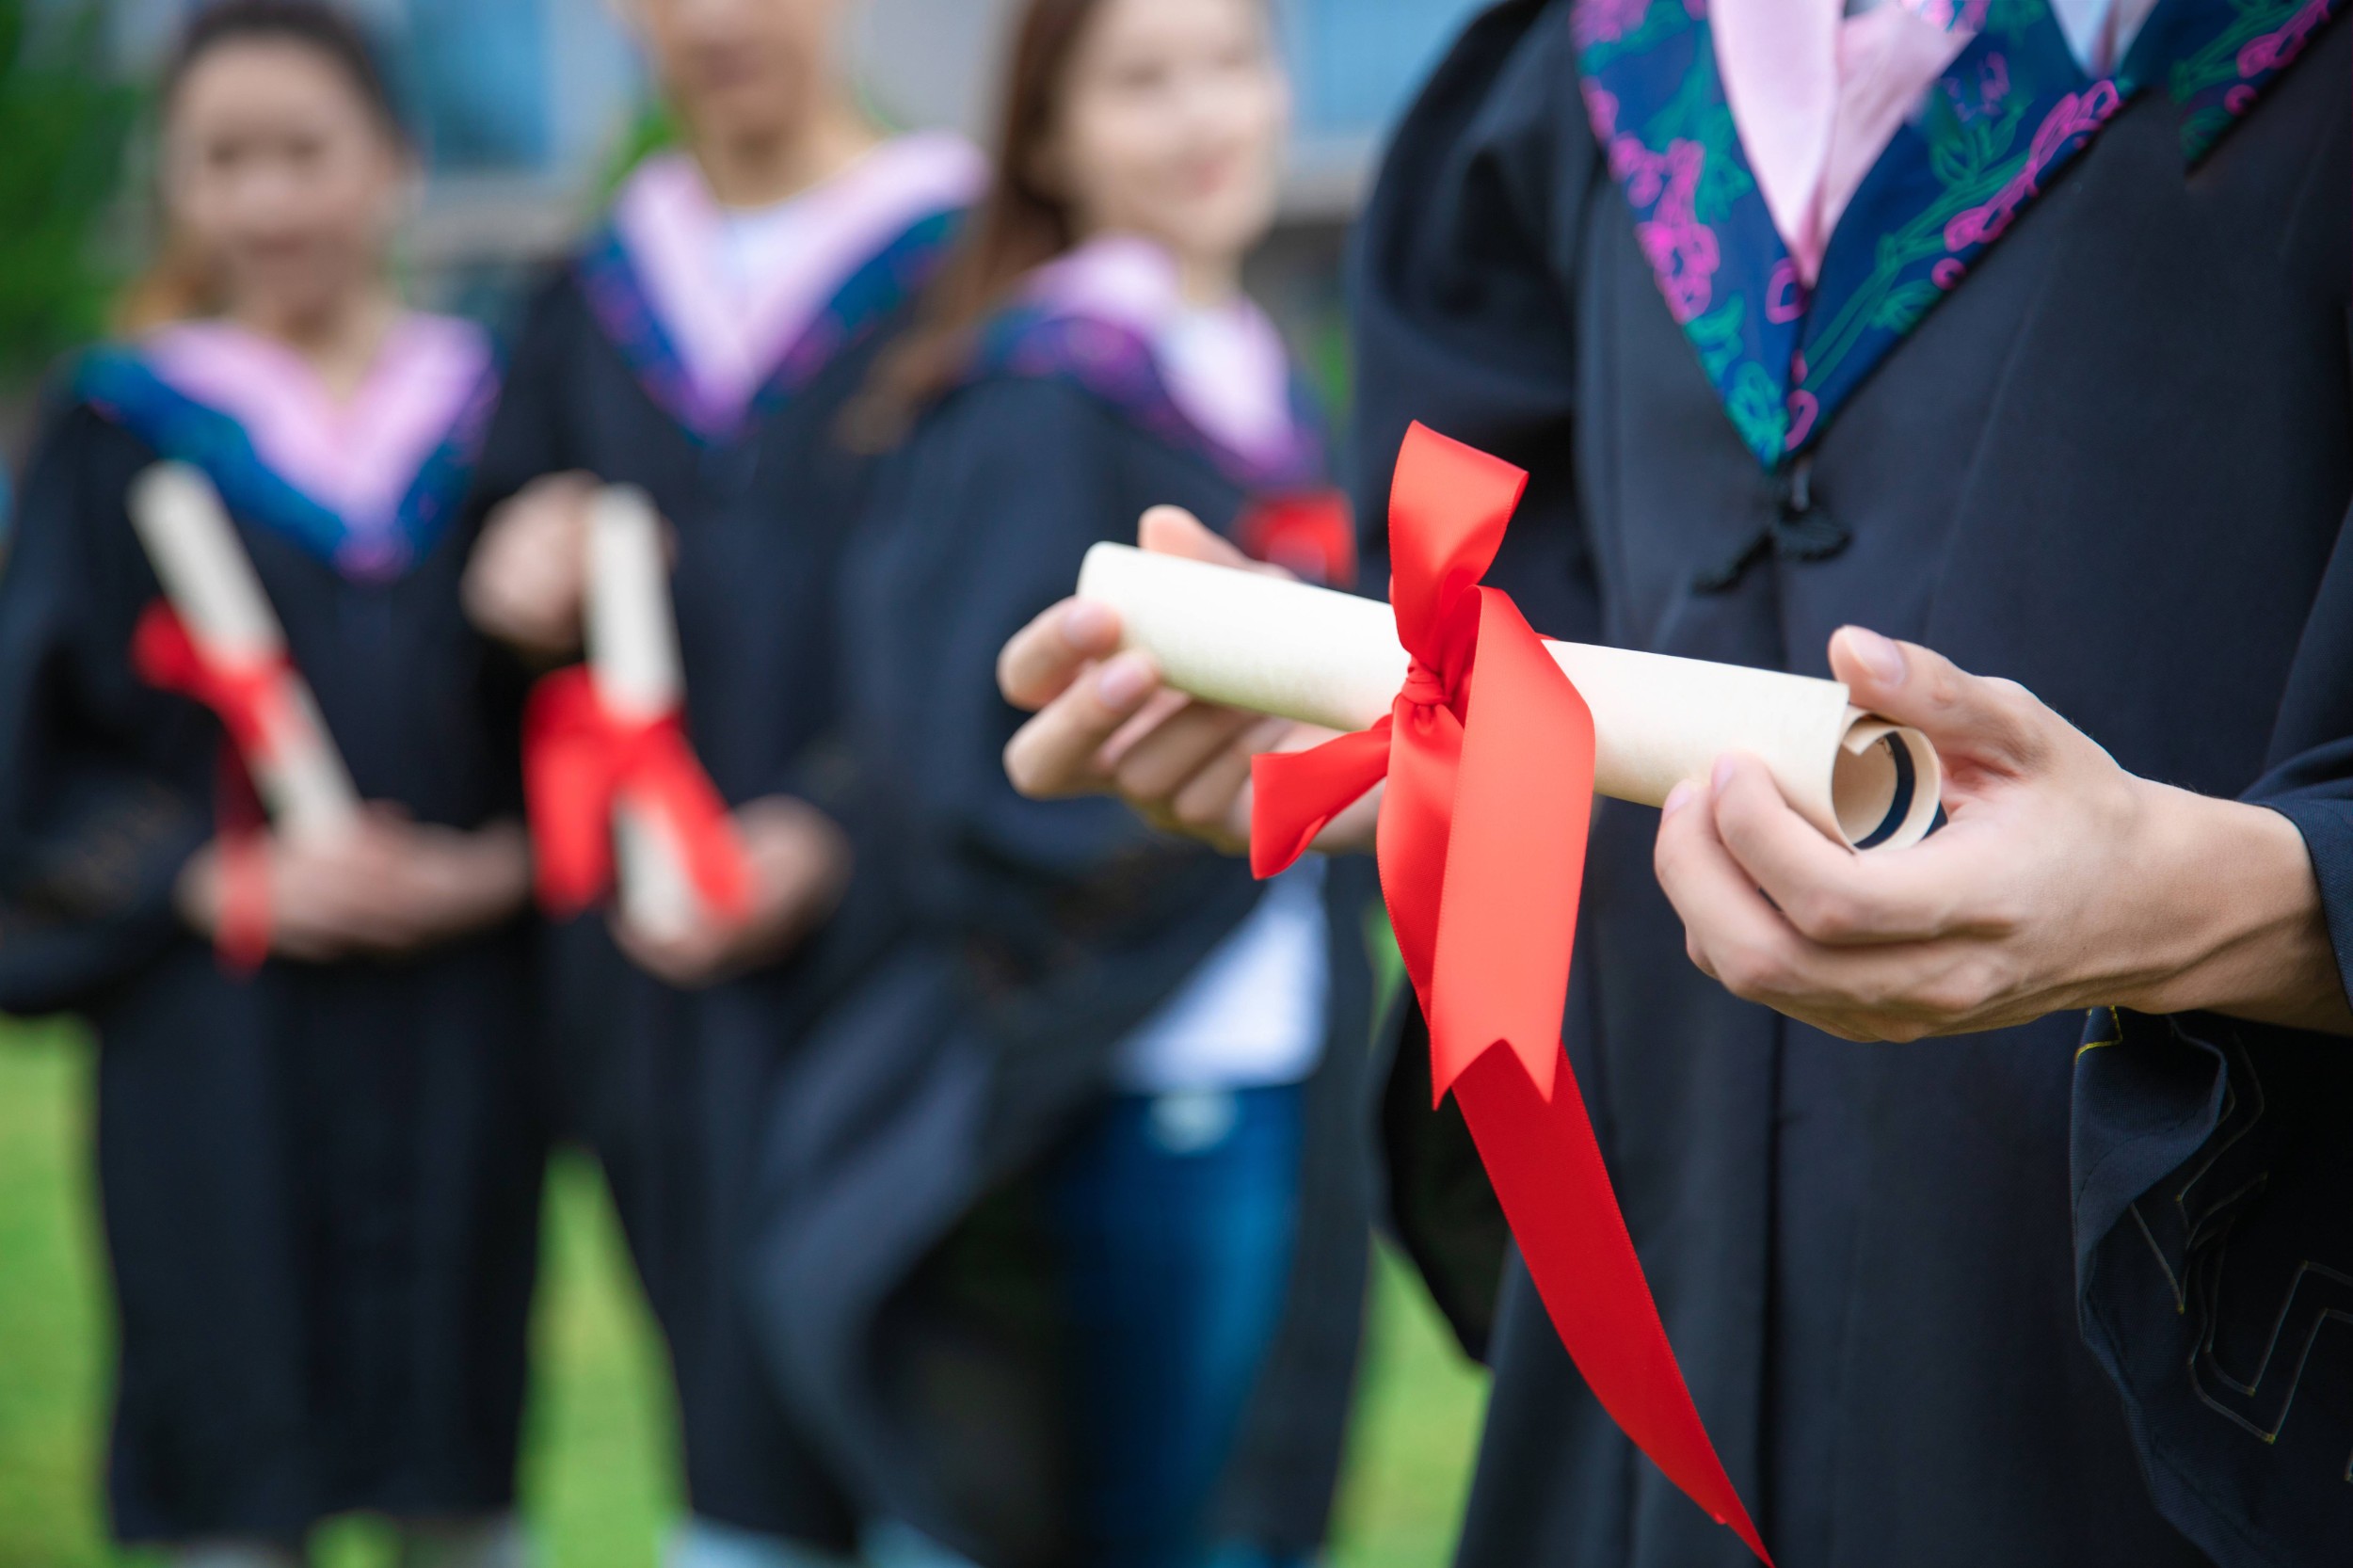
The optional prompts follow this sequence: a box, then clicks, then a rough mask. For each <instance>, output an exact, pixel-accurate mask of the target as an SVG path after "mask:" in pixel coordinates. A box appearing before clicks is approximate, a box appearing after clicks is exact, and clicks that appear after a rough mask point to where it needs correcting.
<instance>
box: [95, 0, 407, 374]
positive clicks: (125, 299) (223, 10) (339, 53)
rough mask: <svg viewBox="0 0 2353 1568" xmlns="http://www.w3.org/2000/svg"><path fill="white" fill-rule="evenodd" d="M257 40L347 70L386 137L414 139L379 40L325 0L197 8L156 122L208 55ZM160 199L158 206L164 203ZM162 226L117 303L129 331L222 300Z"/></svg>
mask: <svg viewBox="0 0 2353 1568" xmlns="http://www.w3.org/2000/svg"><path fill="white" fill-rule="evenodd" d="M254 42H284V43H292V44H296V45H298V46H300V47H301V48H304V49H308V50H310V51H311V52H312V53H313V54H315V55H317V56H319V57H320V58H321V59H324V60H325V61H327V63H328V64H329V65H331V66H333V67H334V68H335V70H336V72H338V73H339V74H341V75H342V76H343V78H344V82H345V84H346V85H348V86H349V87H350V88H351V90H352V92H353V93H354V94H355V95H356V96H357V97H358V98H359V100H360V104H362V105H363V106H364V107H365V108H366V109H367V111H368V113H369V116H370V117H371V118H372V119H374V120H375V121H376V127H377V129H378V130H380V131H381V132H382V133H383V134H384V136H385V137H386V138H387V139H388V140H390V141H391V142H392V143H393V145H395V146H397V147H400V148H403V149H408V148H409V147H412V146H413V145H414V142H413V139H412V138H411V137H410V136H409V134H408V125H407V123H406V121H405V120H403V119H402V117H401V112H400V105H399V103H398V101H397V100H396V99H395V98H394V97H393V94H392V82H391V79H390V78H389V77H387V76H386V74H385V72H384V67H383V63H382V61H381V60H380V59H379V57H378V56H377V55H376V46H375V44H374V43H373V42H372V41H371V40H370V39H369V38H368V35H367V33H366V32H365V31H364V30H363V29H362V28H361V27H360V24H359V23H358V22H356V21H354V20H353V19H352V18H351V16H350V15H349V14H348V13H347V12H345V11H344V10H343V9H341V8H338V7H336V6H332V5H329V4H328V3H327V0H213V3H211V4H209V5H205V6H203V7H201V8H199V9H198V10H197V12H196V14H195V15H193V16H191V17H190V18H189V19H188V22H187V25H186V26H185V27H184V28H183V29H182V30H181V33H180V37H179V40H178V41H177V42H175V43H174V44H173V45H172V49H171V53H170V55H169V56H167V58H166V59H165V62H164V69H163V74H162V76H161V77H160V78H159V80H158V82H157V84H156V94H155V100H156V104H157V116H158V120H159V123H164V124H168V123H169V121H170V119H171V112H172V106H173V104H175V103H176V102H177V101H178V99H179V96H180V89H181V88H183V87H184V86H185V85H186V83H187V79H188V76H189V74H190V73H191V72H194V71H195V70H196V68H197V66H198V65H199V64H200V63H201V62H202V61H203V60H204V59H205V57H206V56H210V55H211V54H212V53H213V52H214V51H215V50H216V49H219V48H221V47H223V46H225V45H228V44H234V43H254ZM156 205H157V208H158V210H159V211H160V210H161V209H162V206H163V203H162V201H161V200H158V201H157V204H156ZM159 226H160V227H161V229H162V231H163V233H164V239H163V243H162V246H161V247H160V248H159V249H158V251H157V254H156V258H155V261H154V263H153V264H152V265H151V266H150V267H149V268H148V269H147V271H146V272H144V273H143V274H141V275H140V277H139V278H138V279H137V280H136V281H135V282H134V283H132V285H131V286H130V288H129V289H127V290H126V291H124V294H123V296H122V299H121V301H120V304H119V305H118V306H117V307H116V311H115V320H116V326H117V327H118V328H120V329H121V330H123V331H126V332H137V331H143V330H145V329H146V328H151V327H158V326H161V325H163V324H164V323H166V322H170V321H182V320H185V319H187V318H189V317H191V316H200V315H209V314H211V313H213V312H215V311H216V310H218V309H219V307H220V300H219V297H218V289H217V287H216V284H215V282H214V280H213V278H212V269H211V268H210V267H209V266H208V265H207V264H205V261H204V258H203V257H201V256H200V255H198V254H197V253H196V251H195V248H193V247H192V246H191V245H190V244H189V243H188V241H187V239H186V238H185V236H184V235H180V234H177V233H174V232H172V231H171V227H170V224H169V221H168V217H167V218H165V219H164V220H163V221H162V222H161V224H160V225H159Z"/></svg>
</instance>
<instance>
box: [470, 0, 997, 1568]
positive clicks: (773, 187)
mask: <svg viewBox="0 0 2353 1568" xmlns="http://www.w3.org/2000/svg"><path fill="white" fill-rule="evenodd" d="M623 13H624V16H625V18H626V20H627V21H628V22H629V23H630V24H631V25H632V27H633V28H634V30H635V31H636V33H637V36H638V38H639V40H640V41H641V42H642V44H643V45H644V47H645V50H646V53H647V56H648V60H649V62H650V64H651V66H652V69H653V72H654V74H655V76H656V77H657V79H658V81H659V83H660V86H661V88H662V89H663V92H664V100H665V103H666V104H667V107H668V110H669V113H670V114H671V115H672V116H673V117H674V119H675V120H676V122H677V125H678V129H679V132H680V147H679V149H678V150H676V151H671V152H659V153H656V154H655V155H653V156H651V157H649V158H648V159H647V160H646V161H645V162H644V163H642V164H641V165H640V166H639V167H638V168H636V169H635V171H634V172H633V173H632V174H631V175H630V176H629V178H628V180H627V181H626V183H625V184H623V185H622V187H621V188H620V190H619V192H618V194H617V195H616V198H615V200H614V202H613V206H612V210H611V212H610V213H609V214H608V215H607V216H606V218H605V219H604V221H603V222H602V223H601V224H600V226H599V227H598V228H597V230H596V232H594V233H593V234H592V235H591V236H590V237H589V239H588V240H587V242H586V243H585V244H584V246H582V247H581V248H580V249H579V250H578V251H577V253H575V254H574V255H572V256H571V257H570V258H569V259H568V261H567V262H565V263H564V264H562V265H561V266H560V267H558V268H556V269H555V270H554V271H553V272H552V275H551V276H549V277H548V278H547V279H546V280H545V281H544V282H543V283H542V284H541V285H540V286H539V287H538V288H537V290H536V293H535V294H534V296H533V297H532V299H531V302H530V307H529V312H528V315H527V318H526V320H525V323H524V325H523V328H522V330H521V334H520V341H519V343H518V344H517V347H516V351H515V359H514V366H513V370H512V372H511V374H510V376H509V377H508V382H507V389H506V392H505V396H504V401H503V403H502V405H501V408H500V409H499V413H498V416H497V420H496V422H495V424H494V426H493V428H492V432H491V435H490V438H489V442H488V450H487V452H486V455H485V457H484V461H483V466H482V472H481V481H480V485H479V487H478V489H477V497H478V500H477V505H478V506H479V507H480V508H482V509H483V510H485V511H486V512H487V515H488V521H487V523H486V524H485V528H484V536H483V539H482V543H481V547H480V549H479V550H478V551H477V552H476V556H475V561H474V565H473V568H472V573H471V574H470V577H469V580H468V584H467V592H468V602H469V606H470V608H471V610H472V614H473V615H474V616H475V618H476V620H477V621H478V622H479V624H481V625H482V626H483V627H485V628H486V629H488V631H490V632H493V633H495V634H496V635H498V636H500V637H502V638H504V639H505V640H507V641H508V642H510V643H512V644H513V645H515V646H516V647H518V648H521V649H523V650H525V651H526V652H527V653H529V654H530V655H532V656H534V657H536V658H537V659H539V660H541V661H542V662H547V663H560V662H564V661H567V660H569V659H571V658H573V657H575V656H576V655H577V653H578V651H579V649H580V647H581V641H582V626H581V622H582V597H583V584H584V572H585V547H584V539H585V536H586V529H587V521H586V519H587V504H586V503H587V498H588V496H589V495H590V493H591V492H592V490H593V489H594V488H595V487H596V486H597V485H598V484H600V483H624V482H625V483H628V484H632V485H635V486H639V487H642V488H644V489H645V490H646V491H648V493H649V494H650V496H651V497H652V500H653V502H654V504H656V505H657V507H658V508H659V509H660V512H661V514H662V516H663V517H664V519H666V520H667V526H668V529H669V535H670V541H671V545H672V548H673V551H674V555H675V571H674V575H673V576H672V578H671V581H670V583H669V584H668V589H669V591H670V592H671V593H672V594H673V595H674V602H675V606H676V612H677V619H678V622H679V625H680V636H681V642H682V655H683V677H684V686H685V706H686V712H685V715H684V718H685V728H686V733H687V734H688V735H689V736H690V737H691V741H692V744H693V746H694V748H695V752H696V758H697V759H698V760H699V763H700V766H701V767H702V769H704V770H706V771H707V773H708V776H709V777H710V779H711V780H712V783H714V784H715V786H716V788H717V791H718V792H719V794H720V795H721V796H722V797H723V798H724V801H725V803H726V805H727V807H728V808H729V809H730V813H731V819H732V821H731V825H732V829H733V834H734V838H735V839H736V840H737V841H738V842H739V843H740V845H741V847H742V861H743V864H744V867H745V868H746V869H747V870H748V872H749V877H748V883H749V896H748V900H747V903H748V908H747V910H745V911H744V912H743V913H742V915H741V916H740V918H735V919H716V918H713V919H706V920H697V921H695V922H692V923H691V924H689V925H688V926H687V927H685V928H684V929H681V930H678V931H670V932H653V931H646V930H641V929H638V928H636V927H634V926H632V924H631V923H630V922H629V921H628V920H626V919H624V918H622V917H621V916H620V915H618V914H617V913H616V915H615V916H614V918H613V919H611V920H607V919H606V918H604V916H603V915H602V914H601V913H592V914H590V915H588V916H586V917H585V918H582V919H578V920H571V921H570V922H568V923H567V924H565V925H563V926H561V927H560V928H559V929H557V930H556V931H555V933H554V934H553V937H552V945H553V948H554V952H553V957H552V963H551V966H550V973H549V982H548V983H549V991H548V998H549V1006H550V1009H551V1012H552V1019H553V1024H554V1028H555V1030H556V1034H557V1054H558V1059H559V1070H560V1073H561V1077H562V1082H563V1086H564V1091H565V1096H566V1100H567V1103H568V1107H569V1114H570V1116H571V1118H572V1125H573V1126H574V1127H575V1128H577V1129H578V1130H579V1131H581V1132H582V1133H584V1136H585V1137H586V1139H587V1140H588V1142H589V1143H590V1144H592V1145H593V1146H594V1148H595V1150H596V1152H597V1154H598V1156H599V1157H600V1160H601V1161H602V1163H603V1166H604V1169H605V1172H606V1175H607V1176H608V1177H609V1179H610V1181H611V1183H612V1187H613V1191H614V1194H615V1197H616V1200H617V1203H618V1206H619V1209H620V1213H621V1218H622V1222H623V1224H624V1227H625V1228H626V1231H627V1233H628V1238H629V1242H630V1246H631V1249H632V1254H633V1256H635V1259H636V1262H637V1266H638V1270H639V1272H640V1274H641V1276H642V1277H643V1279H644V1281H645V1284H646V1288H647V1292H648V1296H649V1297H650V1299H651V1302H652V1304H653V1308H654V1312H655V1315H656V1317H657V1318H658V1319H659V1320H660V1321H661V1325H662V1328H663V1331H664V1335H665V1336H666V1337H667V1339H668V1342H669V1349H670V1360H671V1365H672V1367H673V1368H674V1369H675V1371H676V1374H677V1379H678V1392H679V1404H680V1415H681V1416H682V1419H683V1424H684V1436H685V1455H686V1477H687V1490H688V1498H689V1504H690V1507H691V1510H692V1518H691V1520H690V1522H689V1524H688V1526H687V1528H686V1529H685V1530H684V1531H683V1532H682V1534H681V1536H680V1539H679V1541H678V1543H677V1544H676V1548H675V1551H674V1558H675V1560H677V1561H679V1562H681V1563H707V1562H745V1563H753V1564H758V1563H776V1562H797V1561H800V1560H804V1558H805V1556H807V1555H808V1554H819V1555H824V1554H831V1553H836V1552H840V1551H842V1550H846V1549H848V1548H849V1547H850V1546H851V1545H852V1544H853V1542H854V1540H855V1537H856V1529H857V1526H858V1523H859V1521H858V1519H857V1517H856V1510H855V1509H854V1508H853V1507H852V1505H851V1503H850V1501H849V1500H848V1499H847V1498H845V1497H844V1496H842V1495H841V1494H840V1492H839V1491H838V1490H837V1488H836V1487H835V1486H834V1485H833V1484H832V1483H831V1482H830V1481H829V1480H828V1479H827V1478H826V1476H825V1474H824V1468H823V1466H822V1465H821V1464H819V1463H818V1461H817V1460H816V1459H815V1457H814V1456H813V1455H812V1453H811V1452H810V1451H809V1450H808V1448H807V1447H806V1446H805V1445H804V1444H803V1443H802V1441H801V1440H800V1438H799V1436H798V1435H797V1434H796V1432H795V1431H794V1429H793V1426H792V1421H791V1420H790V1419H789V1418H788V1417H787V1416H786V1415H785V1413H784V1411H783V1409H782V1407H781V1405H780V1403H779V1402H778V1401H777V1400H776V1398H775V1397H774V1396H773V1394H772V1393H771V1391H770V1388H769V1384H768V1383H767V1382H766V1380H765V1379H764V1378H763V1376H762V1375H761V1372H760V1368H759V1366H758V1364H757V1362H756V1360H755V1357H754V1352H753V1349H752V1342H751V1338H750V1336H749V1333H748V1322H747V1319H746V1316H745V1310H744V1304H743V1301H742V1297H741V1292H740V1290H739V1289H738V1288H737V1281H738V1278H739V1275H740V1273H741V1256H742V1232H743V1227H744V1215H745V1212H746V1206H747V1201H748V1192H749V1182H750V1175H751V1160H752V1151H753V1145H754V1135H755V1130H756V1128H757V1127H758V1125H759V1121H760V1116H761V1115H762V1114H763V1109H764V1106H765V1104H766V1102H767V1098H768V1095H767V1090H768V1085H769V1082H770V1080H771V1077H772V1075H773V1073H774V1070H775V1067H776V1064H777V1063H778V1061H779V1060H780V1059H781V1058H782V1057H783V1056H784V1055H785V1054H787V1053H789V1052H790V1051H791V1050H792V1048H793V1047H794V1044H795V1038H796V1034H797V1032H798V1031H799V1028H800V1021H801V1017H802V1014H803V1012H804V1010H805V1006H806V1000H807V997H808V989H809V985H810V984H811V979H810V977H811V975H812V973H813V972H815V969H816V968H818V967H819V964H820V960H819V958H818V956H817V955H816V954H815V953H814V952H812V951H811V949H810V946H809V942H808V938H809V937H810V936H811V934H812V933H813V932H815V931H817V930H819V929H820V928H821V927H823V926H824V923H825V921H826V920H827V917H828V916H829V914H830V913H831V911H832V908H833V906H834V904H835V903H836V902H837V901H838V900H839V898H840V894H841V891H842V888H843V887H844V885H845V883H846V882H847V880H848V879H849V876H850V873H851V859H850V855H849V852H848V843H847V840H846V838H845V837H844V835H843V833H842V832H841V830H840V826H839V825H838V823H837V818H838V816H839V815H840V812H841V811H842V810H843V809H844V808H845V807H846V804H847V802H846V801H845V800H843V799H842V798H840V797H841V796H843V795H844V794H845V793H846V792H845V790H844V787H843V784H842V781H841V777H840V773H839V770H838V769H836V768H833V767H831V766H829V765H828V763H827V762H826V760H824V757H823V756H822V755H820V754H819V753H820V751H821V750H822V748H821V747H820V746H819V743H820V742H821V740H822V737H823V736H824V733H825V732H826V730H827V728H828V726H829V724H830V722H831V719H832V716H833V712H834V696H833V681H832V676H831V670H830V656H831V648H830V641H829V632H828V628H829V626H830V624H831V611H832V600H831V584H832V581H833V561H834V558H835V555H836V552H837V551H838V549H839V546H840V541H841V539H842V536H843V534H844V532H845V530H847V529H848V528H849V527H850V526H851V524H852V523H853V522H854V521H855V520H856V518H857V516H858V513H859V507H860V504H861V502H862V500H863V495H864V488H865V474H866V470H867V465H866V463H865V461H864V460H863V459H862V458H861V457H860V456H858V455H857V454H856V453H855V452H853V451H852V450H850V448H849V447H847V446H846V445H845V444H843V443H842V442H841V440H840V439H839V432H840V425H841V422H842V409H843V407H844V405H845V404H846V403H847V402H848V401H849V400H850V399H851V397H852V396H853V394H854V393H856V392H857V390H858V389H860V388H861V387H862V386H863V385H864V384H865V382H866V379H867V377H868V376H869V374H870V373H871V371H872V365H873V363H874V357H875V355H876V354H877V352H878V351H879V350H880V349H881V347H882V346H883V345H884V344H886V343H888V341H889V340H890V338H891V336H892V334H893V333H894V331H895V330H896V329H897V328H898V327H899V326H900V325H901V324H902V323H903V322H904V319H905V318H906V315H907V313H908V311H909V308H910V301H911V300H912V298H913V297H914V295H915V293H916V292H917V291H918V290H919V289H920V287H921V286H922V284H923V283H924V282H925V281H927V280H928V279H929V278H930V277H931V275H932V273H933V271H934V270H935V268H936V264H937V262H938V259H939V258H940V256H941V255H942V253H943V248H944V247H945V245H946V243H947V241H948V238H949V236H950V233H951V231H952V228H953V226H954V224H955V221H956V215H957V214H958V212H959V210H960V209H961V208H962V207H963V206H964V204H965V203H966V201H967V200H968V198H969V196H970V195H971V194H972V192H973V191H974V190H976V189H977V188H978V185H979V184H980V181H981V179H982V176H983V168H982V160H981V158H980V155H979V153H978V152H976V151H974V150H973V149H972V148H970V147H969V146H968V144H966V143H964V142H962V141H960V140H958V139H956V138H954V137H952V136H939V135H917V136H901V137H897V138H889V137H886V136H883V135H882V134H881V133H880V132H879V131H878V130H877V129H876V128H875V127H874V126H873V125H872V123H871V122H870V121H869V120H867V118H866V117H865V115H864V114H863V113H862V112H861V111H860V110H859V109H858V107H857V106H856V104H855V102H854V100H853V95H852V91H851V88H850V86H849V84H848V83H847V82H846V81H845V80H843V78H842V76H841V74H840V51H841V48H842V42H843V40H842V39H841V37H840V33H841V31H842V22H843V19H844V17H845V15H846V14H847V8H846V7H845V6H844V5H842V4H840V3H838V0H632V3H631V4H628V5H626V6H624V7H623Z"/></svg>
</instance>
